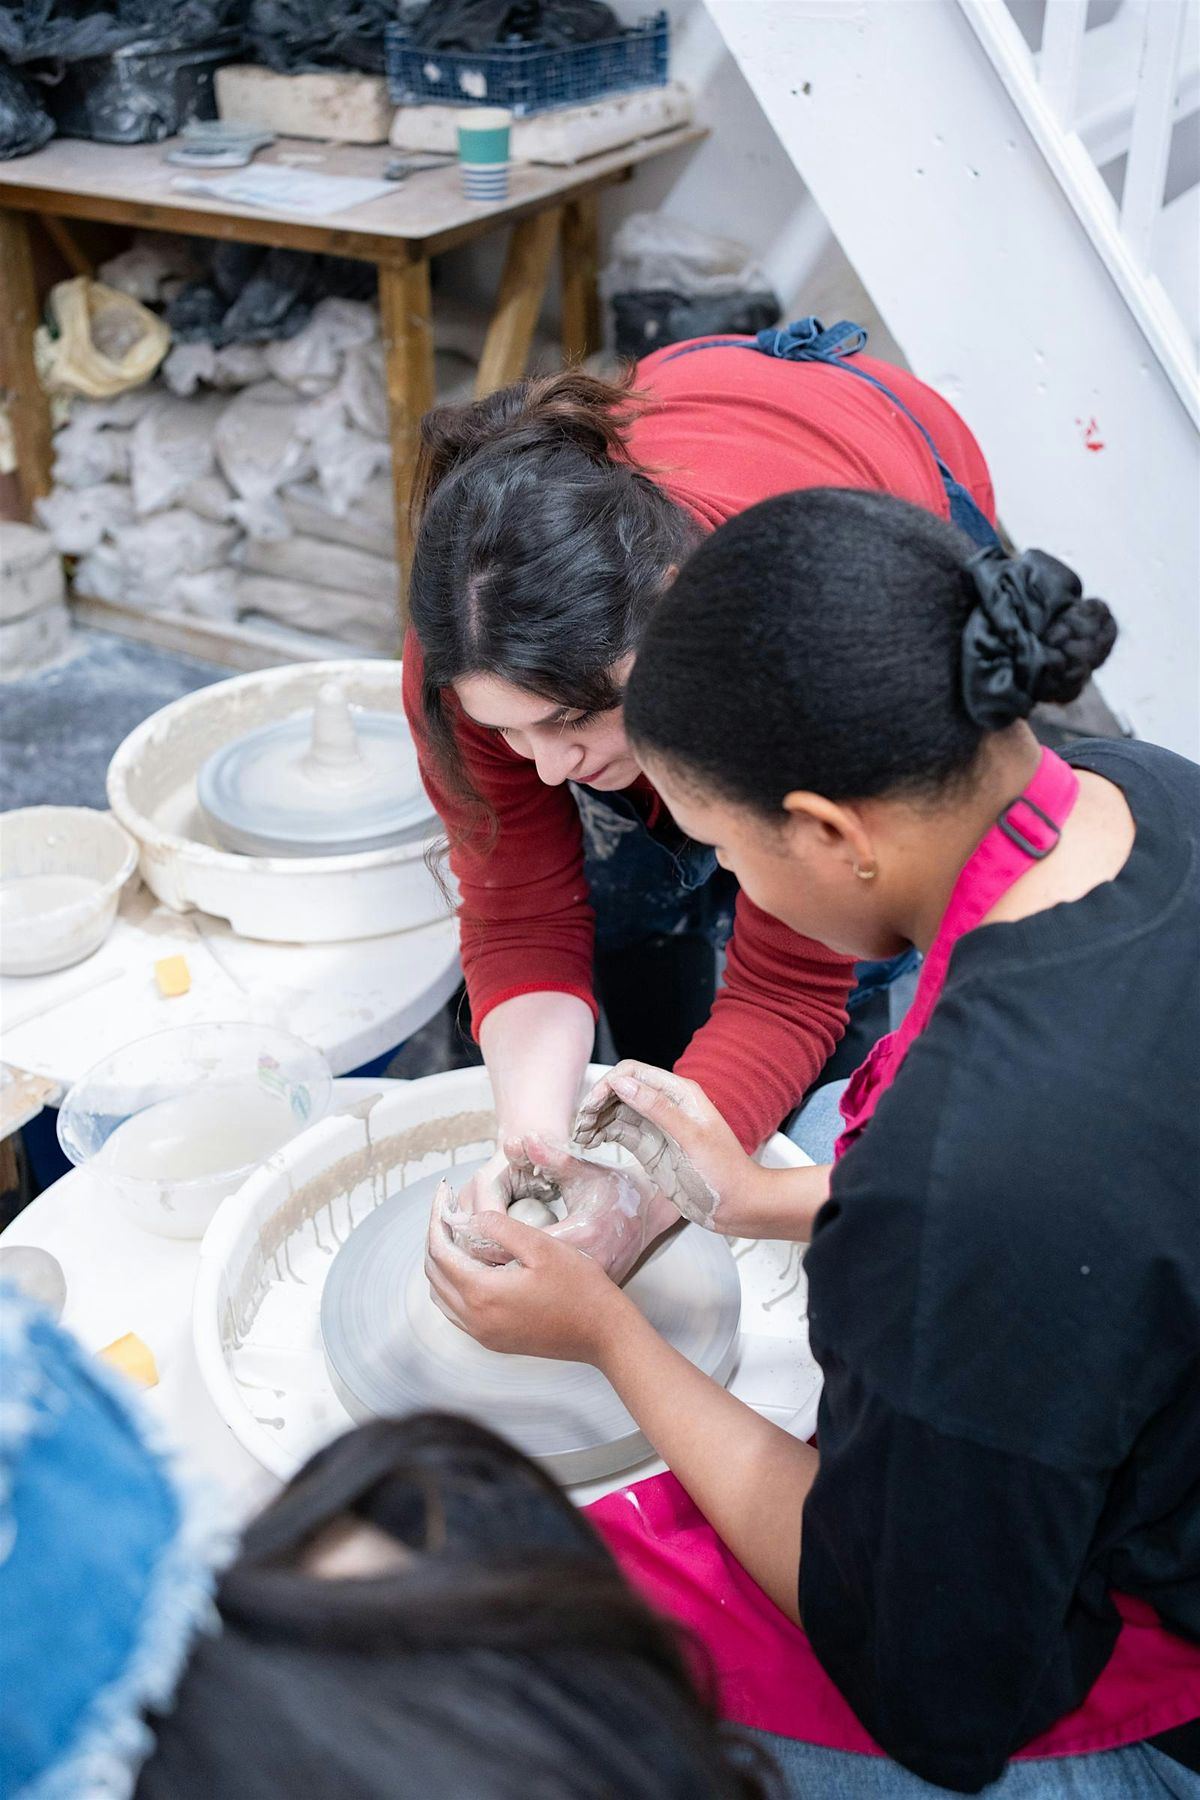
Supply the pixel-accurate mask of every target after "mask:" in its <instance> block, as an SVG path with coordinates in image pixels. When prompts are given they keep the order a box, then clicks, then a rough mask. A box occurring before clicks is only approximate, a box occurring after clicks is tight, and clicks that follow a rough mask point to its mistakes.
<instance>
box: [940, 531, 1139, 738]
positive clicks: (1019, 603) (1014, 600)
mask: <svg viewBox="0 0 1200 1800" xmlns="http://www.w3.org/2000/svg"><path fill="white" fill-rule="evenodd" d="M966 577H967V580H968V581H969V582H970V583H971V584H972V586H973V588H974V594H975V599H976V604H975V606H974V607H973V608H972V610H971V613H970V615H969V616H968V618H967V622H966V624H965V626H964V627H963V635H962V698H963V705H964V706H965V707H966V709H967V712H968V713H969V715H970V717H971V718H972V719H974V721H975V723H976V724H977V725H982V726H983V728H984V730H985V731H1000V730H1003V728H1004V726H1006V725H1011V724H1012V723H1013V721H1014V720H1015V719H1024V718H1028V716H1029V714H1030V713H1031V712H1032V711H1033V709H1034V707H1035V706H1036V705H1037V703H1038V701H1039V700H1051V701H1058V702H1063V701H1067V700H1074V699H1075V698H1076V696H1077V695H1078V694H1079V693H1080V692H1081V690H1082V689H1083V687H1084V684H1085V683H1086V682H1087V679H1088V677H1089V675H1091V673H1092V671H1093V669H1098V668H1099V667H1100V665H1101V663H1102V662H1103V661H1104V660H1105V658H1106V657H1107V656H1108V653H1109V651H1110V650H1111V649H1112V647H1113V645H1114V644H1115V642H1116V639H1117V626H1116V621H1115V620H1114V618H1113V616H1112V614H1111V613H1110V612H1109V610H1108V607H1107V606H1106V605H1105V604H1104V602H1103V600H1087V599H1085V598H1084V594H1083V585H1082V583H1081V582H1080V580H1079V577H1078V575H1076V573H1075V571H1074V570H1073V569H1069V568H1068V567H1067V565H1066V563H1061V562H1059V561H1058V558H1057V557H1054V556H1048V555H1047V554H1046V552H1045V551H1044V550H1024V551H1022V553H1021V554H1020V556H1006V555H1005V554H1004V552H1003V551H1002V550H999V549H992V550H981V551H980V552H979V554H978V555H977V556H973V557H972V558H971V560H970V562H969V563H968V564H967V567H966Z"/></svg>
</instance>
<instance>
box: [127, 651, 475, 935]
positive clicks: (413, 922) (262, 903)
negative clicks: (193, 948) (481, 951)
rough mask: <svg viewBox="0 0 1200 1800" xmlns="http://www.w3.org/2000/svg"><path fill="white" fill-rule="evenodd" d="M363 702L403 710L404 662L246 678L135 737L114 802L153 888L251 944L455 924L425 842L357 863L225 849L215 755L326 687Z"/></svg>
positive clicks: (181, 707) (155, 720)
mask: <svg viewBox="0 0 1200 1800" xmlns="http://www.w3.org/2000/svg"><path fill="white" fill-rule="evenodd" d="M330 680H336V681H338V682H340V683H341V685H342V687H343V688H344V689H345V692H346V696H347V698H348V699H349V700H350V701H351V703H352V704H355V705H360V706H368V707H371V708H374V709H376V710H378V711H381V712H397V713H398V712H402V711H403V703H402V699H401V692H400V664H399V662H380V661H378V660H372V661H368V660H365V659H364V660H357V659H355V660H348V661H345V662H341V661H338V662H317V663H297V664H292V665H289V666H288V667H286V668H282V669H263V670H259V671H258V672H256V673H255V674H252V675H237V676H234V677H232V678H231V679H230V680H228V681H219V682H216V683H215V684H214V685H213V686H212V687H207V688H200V689H199V690H198V691H197V692H196V693H194V694H185V695H184V697H183V698H182V699H181V700H175V701H172V703H171V705H170V706H164V707H163V709H162V711H161V712H157V713H155V714H154V715H153V717H152V718H149V719H147V720H145V722H144V723H143V724H141V725H139V726H138V727H137V729H136V731H133V732H131V733H130V735H129V736H128V737H127V738H126V739H125V742H124V743H123V744H122V745H121V746H120V747H119V749H118V750H117V752H116V755H115V756H114V757H113V759H112V762H111V763H110V764H109V769H108V801H109V805H110V806H111V807H112V810H113V812H114V814H115V815H116V817H117V819H118V820H119V821H120V823H121V824H122V825H123V826H124V827H125V829H126V831H128V832H129V833H130V834H131V836H133V837H134V838H135V839H136V840H137V844H138V849H139V867H140V869H141V874H142V879H143V881H144V882H145V883H146V885H147V887H149V888H150V889H151V891H152V892H153V893H154V894H155V895H157V897H158V899H160V900H161V901H163V902H164V904H165V905H167V906H170V907H172V908H173V909H174V910H175V911H176V912H191V911H193V910H198V911H200V912H206V913H214V914H215V915H216V916H217V918H220V919H228V920H229V923H230V924H231V925H232V926H233V929H234V930H235V931H236V932H238V933H239V935H240V936H242V937H248V938H264V939H266V940H267V941H268V942H270V943H282V944H321V943H336V942H341V941H342V940H344V939H346V938H364V937H384V936H386V935H388V934H389V933H391V932H394V931H408V930H410V929H412V928H413V927H414V926H418V925H428V924H429V923H430V922H431V921H432V920H434V919H440V918H444V917H445V916H446V913H447V910H448V903H447V901H446V899H445V897H444V895H443V893H442V891H441V889H440V887H439V886H438V883H437V881H436V879H435V878H434V876H433V874H432V872H431V871H430V869H429V867H428V865H427V863H426V860H425V852H426V848H427V844H426V841H425V840H421V839H418V840H417V841H416V842H414V843H409V844H397V845H395V846H393V847H392V848H390V849H387V850H369V851H364V852H362V853H360V854H356V855H353V856H320V857H293V856H287V857H271V856H239V855H237V854H236V853H235V852H233V851H229V850H222V849H220V848H219V847H218V845H217V844H216V842H215V841H214V839H213V837H212V834H211V832H210V830H209V828H208V825H207V823H206V822H205V819H204V816H203V814H202V812H201V810H200V805H199V802H198V800H197V798H196V776H197V774H198V772H199V769H200V767H201V765H202V764H203V763H204V762H205V760H206V759H207V758H208V756H209V755H211V753H212V752H213V751H214V750H217V749H219V748H220V747H221V746H222V745H224V744H228V743H230V742H231V741H232V740H233V739H234V738H237V737H241V736H243V735H244V734H245V733H246V732H247V731H252V730H254V728H255V727H256V726H259V725H269V724H272V723H274V722H275V721H276V720H277V719H286V718H290V717H291V716H292V715H293V714H295V713H299V712H306V711H308V710H310V709H311V707H312V705H313V702H314V701H315V699H316V696H317V690H318V688H320V687H321V685H322V684H323V683H324V682H326V681H330Z"/></svg>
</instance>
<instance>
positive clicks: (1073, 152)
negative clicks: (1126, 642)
mask: <svg viewBox="0 0 1200 1800" xmlns="http://www.w3.org/2000/svg"><path fill="white" fill-rule="evenodd" d="M707 3H708V5H709V6H710V7H711V6H712V5H713V4H714V0H707ZM958 7H959V9H960V10H961V12H962V14H963V16H964V17H965V18H966V19H967V20H968V22H969V23H970V25H971V28H972V30H973V31H974V32H975V33H976V35H977V37H978V38H979V41H980V43H981V44H982V45H983V47H984V49H985V50H986V51H987V54H988V57H989V59H990V60H991V63H992V66H993V68H994V69H995V71H996V73H997V75H998V76H999V77H1000V80H1001V82H1002V83H1003V84H1004V87H1005V89H1006V91H1007V92H1008V94H1009V96H1010V97H1011V99H1012V101H1013V103H1014V104H1015V106H1016V107H1017V109H1018V110H1019V112H1020V113H1021V116H1022V118H1023V119H1024V121H1025V124H1026V126H1027V127H1028V129H1029V131H1030V133H1031V134H1032V136H1033V138H1034V140H1035V142H1036V143H1037V145H1038V148H1039V150H1040V151H1041V153H1042V155H1043V157H1044V158H1045V162H1046V166H1047V168H1049V169H1050V170H1051V171H1052V172H1053V174H1054V176H1055V179H1056V180H1057V181H1058V183H1059V185H1060V186H1061V188H1062V190H1063V192H1064V193H1065V194H1066V195H1067V196H1068V198H1069V199H1070V202H1071V205H1072V206H1073V207H1074V209H1075V213H1076V216H1077V217H1078V219H1079V222H1080V224H1081V225H1082V226H1083V228H1084V230H1085V231H1086V232H1087V234H1088V236H1089V238H1090V239H1091V241H1092V243H1093V245H1094V246H1095V248H1096V250H1097V252H1098V253H1099V255H1100V257H1101V259H1102V261H1103V262H1104V264H1105V266H1106V267H1107V269H1108V272H1109V274H1110V275H1111V277H1112V279H1113V281H1114V282H1115V284H1116V286H1117V288H1118V290H1119V291H1120V293H1121V295H1122V296H1123V298H1124V300H1125V302H1126V304H1127V305H1128V306H1129V308H1130V311H1131V312H1132V313H1133V314H1134V316H1135V317H1136V318H1137V319H1138V321H1139V324H1140V326H1141V329H1142V330H1143V331H1144V332H1145V334H1146V337H1147V339H1148V340H1149V342H1150V344H1151V345H1152V346H1153V349H1154V352H1155V354H1156V356H1157V357H1158V359H1159V361H1160V362H1161V363H1162V365H1163V367H1164V369H1165V370H1166V371H1167V373H1168V375H1169V377H1170V380H1171V383H1172V386H1173V387H1174V389H1175V391H1176V393H1177V394H1178V396H1179V398H1180V401H1181V402H1182V404H1183V405H1184V406H1185V407H1186V408H1187V411H1188V413H1189V415H1190V417H1191V419H1192V422H1193V424H1194V425H1200V377H1198V375H1197V366H1196V351H1195V347H1194V345H1193V344H1192V343H1191V342H1190V341H1189V340H1188V336H1187V333H1186V331H1185V329H1184V327H1183V324H1182V321H1181V319H1180V316H1179V312H1178V310H1177V308H1176V307H1175V306H1174V304H1173V303H1172V302H1171V301H1170V300H1169V299H1168V297H1167V295H1166V294H1165V293H1164V292H1163V289H1162V287H1161V284H1160V283H1158V282H1157V281H1154V280H1153V279H1148V278H1147V275H1146V270H1145V266H1144V264H1142V263H1141V262H1140V261H1139V260H1138V259H1137V258H1135V256H1134V254H1133V252H1132V250H1131V247H1130V245H1129V243H1128V242H1127V240H1126V238H1125V234H1124V232H1123V231H1121V229H1120V225H1119V220H1118V217H1117V212H1116V208H1115V207H1114V205H1113V201H1112V196H1111V195H1110V193H1109V191H1108V189H1107V187H1106V186H1105V184H1104V180H1103V177H1102V176H1101V174H1100V171H1099V169H1098V168H1097V167H1096V164H1095V163H1094V161H1093V160H1092V157H1091V156H1090V155H1089V153H1088V151H1087V150H1086V149H1085V147H1084V145H1083V143H1082V141H1081V139H1080V138H1079V137H1078V135H1077V134H1076V133H1075V132H1073V131H1066V130H1064V129H1063V126H1062V125H1061V123H1060V122H1059V120H1058V118H1057V117H1056V115H1055V114H1054V113H1053V112H1052V111H1051V109H1050V107H1049V106H1048V105H1047V103H1046V97H1045V94H1044V93H1043V91H1042V86H1041V83H1040V82H1039V81H1038V80H1037V79H1036V72H1035V73H1033V74H1031V68H1032V59H1031V57H1030V55H1029V52H1028V50H1027V48H1026V46H1025V40H1024V39H1023V38H1022V36H1021V34H1020V32H1019V31H1018V30H1017V27H1016V25H1015V24H1014V22H1013V19H1012V15H1011V14H1010V12H1009V10H1008V8H1007V6H1006V5H1005V4H1004V0H958ZM1160 8H1161V9H1163V10H1164V11H1166V12H1167V13H1169V14H1170V15H1171V19H1172V25H1173V26H1174V24H1175V15H1176V12H1177V10H1178V7H1177V0H1149V4H1148V5H1147V7H1146V9H1145V10H1146V13H1147V15H1152V14H1156V13H1157V12H1158V11H1159V9H1160ZM1101 29H1104V27H1101ZM1168 116H1169V115H1168ZM1158 204H1159V205H1160V206H1161V204H1162V196H1161V193H1160V195H1159V201H1158Z"/></svg>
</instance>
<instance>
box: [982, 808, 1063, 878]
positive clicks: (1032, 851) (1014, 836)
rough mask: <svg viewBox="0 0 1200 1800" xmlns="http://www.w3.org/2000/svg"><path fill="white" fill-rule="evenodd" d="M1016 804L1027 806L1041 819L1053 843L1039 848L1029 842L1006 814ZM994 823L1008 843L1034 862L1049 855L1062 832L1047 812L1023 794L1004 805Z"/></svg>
mask: <svg viewBox="0 0 1200 1800" xmlns="http://www.w3.org/2000/svg"><path fill="white" fill-rule="evenodd" d="M1016 806H1027V807H1028V808H1029V810H1030V812H1031V813H1033V814H1035V816H1036V817H1037V818H1039V819H1040V820H1041V821H1042V824H1043V825H1044V826H1045V827H1046V829H1047V831H1051V832H1053V834H1054V843H1053V844H1047V845H1046V847H1045V849H1044V850H1040V849H1039V848H1038V846H1037V845H1036V844H1034V843H1031V842H1030V840H1029V839H1028V838H1027V837H1026V836H1025V833H1024V832H1023V831H1022V830H1021V829H1020V827H1019V826H1017V825H1014V824H1013V822H1012V820H1011V819H1010V818H1009V816H1008V815H1009V813H1011V812H1012V810H1013V807H1016ZM996 823H997V825H998V826H999V827H1000V829H1001V831H1002V832H1003V833H1004V835H1005V837H1006V838H1008V840H1009V841H1010V843H1013V844H1015V845H1016V846H1017V849H1018V850H1022V851H1024V853H1025V855H1026V856H1028V857H1031V858H1032V859H1033V861H1034V862H1041V860H1042V858H1043V857H1045V856H1049V854H1050V852H1051V851H1052V850H1053V849H1054V847H1055V845H1056V844H1057V843H1058V840H1059V838H1060V837H1061V836H1062V832H1061V831H1060V830H1059V827H1058V826H1057V825H1056V824H1055V823H1054V820H1053V819H1052V818H1050V817H1049V815H1048V814H1047V813H1044V812H1043V811H1042V809H1041V807H1040V806H1038V805H1037V804H1036V802H1035V801H1033V800H1027V799H1026V798H1025V796H1024V794H1022V795H1021V797H1020V799H1018V800H1014V801H1012V803H1011V804H1010V805H1008V806H1006V807H1005V809H1004V811H1003V812H1002V813H1001V814H1000V816H999V818H998V819H997V820H996Z"/></svg>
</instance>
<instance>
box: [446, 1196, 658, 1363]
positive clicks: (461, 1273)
mask: <svg viewBox="0 0 1200 1800" xmlns="http://www.w3.org/2000/svg"><path fill="white" fill-rule="evenodd" d="M586 1166H587V1167H589V1168H590V1167H591V1166H592V1165H591V1164H588V1165H586ZM611 1172H614V1173H615V1171H611ZM463 1217H464V1215H462V1214H455V1212H454V1207H453V1195H452V1194H451V1192H450V1186H449V1183H448V1182H442V1184H441V1185H440V1187H439V1189H438V1192H437V1194H436V1195H435V1196H434V1202H433V1207H432V1210H431V1212H430V1218H429V1235H428V1238H427V1240H426V1249H425V1273H426V1276H427V1277H428V1280H429V1287H430V1292H431V1293H432V1295H433V1300H434V1304H435V1305H436V1306H437V1307H438V1308H439V1309H440V1311H442V1312H443V1313H445V1315H446V1317H447V1318H448V1319H449V1320H451V1322H452V1323H453V1324H455V1325H457V1326H459V1327H460V1329H461V1330H463V1331H465V1332H466V1333H467V1334H468V1336H470V1337H473V1338H474V1339H475V1341H476V1342H477V1343H480V1344H483V1345H484V1347H485V1348H486V1349H488V1350H501V1351H505V1352H507V1353H509V1354H516V1355H522V1356H549V1357H555V1358H557V1359H559V1360H562V1361H567V1362H586V1363H598V1362H599V1361H600V1360H601V1358H602V1356H603V1354H604V1351H605V1347H606V1346H607V1345H608V1344H609V1343H610V1342H611V1341H612V1338H613V1334H614V1333H615V1332H618V1331H620V1330H621V1329H622V1323H623V1320H624V1319H625V1317H626V1316H627V1310H628V1308H629V1307H631V1306H632V1305H633V1302H632V1301H631V1300H629V1299H627V1298H626V1296H625V1295H624V1294H623V1293H622V1292H621V1290H620V1288H619V1287H617V1286H615V1285H614V1283H613V1282H612V1281H610V1280H609V1278H608V1276H607V1275H606V1274H605V1272H604V1270H603V1269H602V1268H601V1267H600V1265H599V1264H598V1262H597V1261H596V1260H595V1259H594V1258H593V1257H591V1256H590V1255H584V1254H582V1253H581V1252H580V1251H579V1250H578V1249H577V1248H575V1247H573V1245H572V1244H571V1242H570V1241H569V1240H568V1241H564V1240H563V1237H562V1236H561V1235H560V1234H561V1232H562V1226H558V1227H557V1228H555V1229H554V1230H546V1231H537V1230H535V1229H534V1228H533V1227H532V1226H529V1225H522V1224H521V1223H520V1222H519V1220H517V1219H514V1218H512V1217H510V1216H509V1215H508V1214H506V1213H482V1214H477V1215H474V1216H471V1217H469V1218H468V1219H467V1224H466V1226H465V1227H463V1226H462V1225H461V1224H460V1223H458V1222H457V1221H461V1220H462V1218H463ZM452 1220H453V1221H456V1222H455V1223H453V1224H452V1223H451V1221H452ZM464 1230H465V1234H466V1242H463V1241H461V1239H462V1236H463V1232H464ZM472 1237H474V1238H476V1239H478V1240H479V1241H480V1242H483V1243H486V1244H488V1245H489V1246H490V1248H491V1249H492V1250H494V1251H497V1252H498V1253H499V1258H500V1260H501V1261H502V1265H503V1266H502V1267H488V1265H487V1263H486V1261H484V1260H481V1259H480V1257H479V1256H478V1254H477V1253H476V1252H475V1251H474V1249H473V1248H472V1246H471V1239H472Z"/></svg>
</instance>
